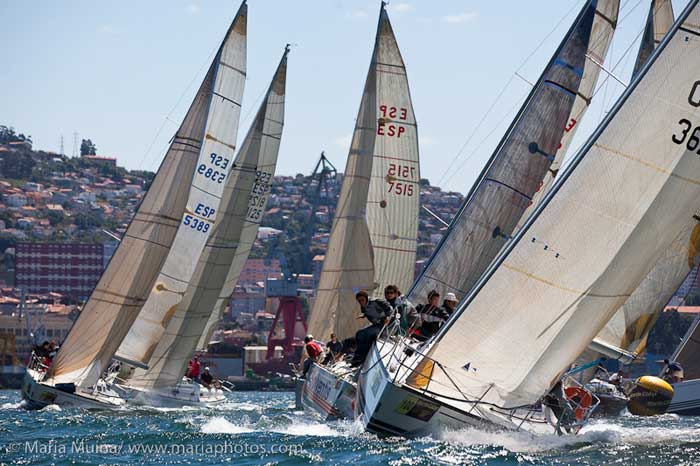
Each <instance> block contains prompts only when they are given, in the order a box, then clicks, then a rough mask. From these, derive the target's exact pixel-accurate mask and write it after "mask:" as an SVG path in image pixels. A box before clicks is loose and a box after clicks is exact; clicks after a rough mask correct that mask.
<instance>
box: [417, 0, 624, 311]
mask: <svg viewBox="0 0 700 466" xmlns="http://www.w3.org/2000/svg"><path fill="white" fill-rule="evenodd" d="M618 11H619V0H601V1H598V2H595V3H590V4H587V5H586V6H585V7H584V8H583V10H582V12H581V14H580V15H579V16H578V18H577V19H576V21H575V23H574V26H575V27H572V28H571V30H570V31H569V32H568V33H567V35H566V37H565V38H564V40H563V41H562V43H561V45H560V47H559V49H558V50H557V51H556V52H555V54H554V56H553V58H552V60H551V61H550V63H549V64H548V66H547V67H546V68H545V71H544V72H543V74H542V76H541V77H540V79H539V80H538V81H537V83H536V84H535V86H534V87H533V90H532V91H531V93H530V95H529V97H528V99H527V100H526V101H525V104H524V105H523V106H522V108H521V109H520V112H519V113H518V115H516V117H515V119H514V120H513V122H512V123H511V126H510V128H508V130H507V131H506V133H505V136H504V138H503V139H502V140H501V143H500V144H499V145H498V146H497V147H496V150H495V151H494V153H493V154H492V156H491V158H490V159H489V160H488V162H487V163H486V165H485V167H484V169H483V171H482V173H481V175H480V176H479V178H478V179H477V181H476V183H475V184H474V185H473V187H472V188H471V190H470V192H469V193H468V194H467V196H466V199H465V201H464V203H463V204H462V206H461V208H460V210H459V211H458V212H457V214H456V215H455V217H454V219H453V220H452V222H451V223H450V226H449V227H448V230H447V232H446V233H445V234H444V235H443V237H442V239H441V241H440V243H439V244H438V245H437V247H436V248H435V251H433V254H432V256H431V257H430V259H429V260H428V262H427V263H426V266H425V268H424V269H423V271H422V272H421V274H420V276H419V277H418V278H417V279H416V282H415V283H414V284H413V286H412V288H411V290H410V292H409V293H408V297H409V299H410V300H411V301H412V302H415V303H417V302H424V300H425V299H426V297H427V295H428V292H430V291H431V290H437V291H438V292H439V293H440V294H441V296H445V294H446V293H448V292H451V293H454V294H455V295H456V297H457V299H458V300H461V299H462V298H463V297H464V296H465V295H466V294H467V293H468V292H469V290H470V289H471V288H472V286H473V285H474V283H476V281H477V280H478V278H479V277H480V276H481V274H482V273H483V272H484V270H485V269H486V267H487V266H488V265H489V263H490V262H491V261H492V260H493V258H494V257H495V256H496V254H497V253H498V251H500V250H501V248H502V247H503V245H504V244H505V242H506V241H507V240H508V238H510V237H511V236H512V234H513V232H514V231H515V230H516V229H517V228H519V227H520V226H521V225H522V223H523V222H524V220H525V219H526V218H527V217H529V215H530V213H531V212H532V210H533V208H534V207H536V206H537V204H538V203H539V202H540V200H541V199H542V198H543V196H544V195H545V194H546V193H547V192H548V191H549V188H550V187H551V185H552V182H553V180H554V177H555V175H556V174H557V173H558V171H559V169H560V167H561V163H562V161H563V159H564V155H565V154H566V152H567V150H568V148H569V146H570V144H571V141H572V140H573V137H574V134H575V133H576V131H577V129H578V128H579V123H580V122H581V120H582V118H583V116H584V114H585V112H586V110H587V109H588V106H589V105H590V102H591V99H592V98H593V93H594V90H595V85H596V82H597V81H598V76H599V74H600V66H601V65H600V63H602V62H603V60H604V57H605V55H606V53H607V50H608V48H609V46H610V42H611V40H612V36H613V33H614V31H615V27H616V25H617V18H618Z"/></svg>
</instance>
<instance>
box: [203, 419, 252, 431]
mask: <svg viewBox="0 0 700 466" xmlns="http://www.w3.org/2000/svg"><path fill="white" fill-rule="evenodd" d="M200 432H202V433H203V434H247V433H250V432H254V430H253V429H251V428H249V427H246V426H242V425H235V424H232V423H231V422H229V421H227V420H226V419H224V418H223V417H214V418H211V419H209V420H208V421H207V422H205V423H204V424H203V425H202V427H201V428H200Z"/></svg>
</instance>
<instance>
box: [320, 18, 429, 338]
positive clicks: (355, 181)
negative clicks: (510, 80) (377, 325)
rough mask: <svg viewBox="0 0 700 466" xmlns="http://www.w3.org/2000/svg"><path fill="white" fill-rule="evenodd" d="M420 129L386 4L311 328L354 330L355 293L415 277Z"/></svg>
mask: <svg viewBox="0 0 700 466" xmlns="http://www.w3.org/2000/svg"><path fill="white" fill-rule="evenodd" d="M418 160H419V156H418V133H417V124H416V119H415V115H414V113H413V104H412V102H411V95H410V91H409V86H408V79H407V76H406V68H405V65H404V61H403V58H402V56H401V52H400V50H399V47H398V43H397V41H396V37H395V35H394V31H393V29H392V27H391V23H390V22H389V17H388V15H387V12H386V10H385V9H384V6H382V8H381V10H380V14H379V22H378V25H377V34H376V36H375V44H374V49H373V53H372V60H371V62H370V66H369V70H368V72H367V78H366V80H365V87H364V92H363V94H362V100H361V102H360V109H359V112H358V117H357V122H356V125H355V130H354V133H353V138H352V142H351V145H350V150H349V154H348V160H347V163H346V167H345V175H344V178H343V185H342V187H341V191H340V197H339V199H338V205H337V207H336V210H335V216H334V218H333V225H332V227H331V234H330V239H329V243H328V248H327V251H326V256H325V260H324V264H323V269H322V271H321V276H320V278H319V285H318V287H317V289H316V299H315V302H314V305H313V307H312V309H311V312H310V314H309V321H308V330H309V332H310V333H312V334H314V335H316V336H317V337H318V338H327V337H328V336H329V335H330V333H331V332H333V333H336V335H338V338H340V339H344V338H348V337H352V336H354V335H355V332H356V331H357V330H358V329H359V328H360V327H362V326H364V325H365V322H364V319H358V318H357V316H358V314H359V307H358V305H357V302H356V301H355V293H356V292H358V291H360V290H364V291H367V292H368V293H369V294H370V296H372V297H377V296H383V290H384V287H386V286H387V285H396V286H397V287H398V288H399V289H400V290H403V291H405V290H406V289H407V288H408V287H409V286H410V284H411V282H412V281H413V271H414V264H415V256H416V243H417V242H416V238H417V235H418V210H419V195H420V183H419V182H420V167H419V164H418Z"/></svg>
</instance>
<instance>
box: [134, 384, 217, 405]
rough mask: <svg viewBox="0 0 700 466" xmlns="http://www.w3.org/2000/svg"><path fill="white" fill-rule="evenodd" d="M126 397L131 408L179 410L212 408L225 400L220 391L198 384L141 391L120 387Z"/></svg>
mask: <svg viewBox="0 0 700 466" xmlns="http://www.w3.org/2000/svg"><path fill="white" fill-rule="evenodd" d="M121 388H122V389H124V390H125V391H126V392H127V393H128V395H127V398H128V403H129V404H130V405H133V406H150V407H154V408H180V407H182V406H199V407H206V406H214V405H217V404H220V403H222V402H224V401H225V400H226V397H225V395H224V392H223V391H222V390H220V389H208V388H205V387H203V386H201V385H199V384H193V383H182V384H180V385H178V386H176V387H172V388H164V389H152V390H141V389H137V388H133V387H128V386H122V387H121Z"/></svg>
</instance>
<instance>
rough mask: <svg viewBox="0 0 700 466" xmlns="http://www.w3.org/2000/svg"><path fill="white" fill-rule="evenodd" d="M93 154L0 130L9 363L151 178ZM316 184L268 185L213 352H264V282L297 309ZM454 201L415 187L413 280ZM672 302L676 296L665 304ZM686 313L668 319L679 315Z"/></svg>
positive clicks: (319, 192) (322, 235) (89, 145)
mask: <svg viewBox="0 0 700 466" xmlns="http://www.w3.org/2000/svg"><path fill="white" fill-rule="evenodd" d="M96 152H97V150H96V147H95V144H94V143H93V142H92V141H90V140H89V139H88V140H83V144H82V145H81V154H82V155H81V156H79V157H67V156H65V155H63V154H58V153H55V152H50V151H43V150H37V149H35V148H34V147H33V145H32V141H31V137H28V136H25V135H23V134H21V133H19V134H18V133H16V132H15V131H14V130H13V129H12V128H9V127H6V126H0V334H5V335H12V340H13V341H12V345H14V346H13V347H15V348H16V352H17V354H18V355H20V356H21V357H26V355H27V354H28V351H29V349H30V342H31V339H32V338H31V336H30V334H32V333H34V334H35V335H36V338H46V339H56V340H58V341H60V340H62V339H63V338H64V337H65V335H66V332H67V331H68V329H69V328H70V324H71V322H72V319H73V318H75V316H76V315H77V313H78V312H79V308H80V305H81V303H82V302H84V300H85V299H87V297H88V296H89V294H90V291H91V290H92V288H93V287H94V286H95V284H96V283H97V281H98V280H99V277H100V275H101V273H102V271H103V270H104V267H105V266H106V264H107V262H108V261H109V259H110V257H111V255H112V253H113V252H114V250H115V249H116V247H117V245H118V241H119V238H120V237H121V236H122V235H123V234H124V232H125V231H126V228H127V226H128V224H129V221H130V219H131V217H132V216H133V214H134V211H135V209H136V207H137V206H138V205H139V202H140V201H141V199H142V198H143V195H144V193H145V192H146V190H147V189H148V186H149V183H150V181H151V180H152V178H153V173H150V172H146V171H134V170H131V171H130V170H126V169H124V168H122V167H119V166H118V164H117V159H116V158H115V157H110V156H104V155H97V154H96ZM326 175H327V176H326V178H325V179H322V178H321V177H319V176H312V175H311V174H297V175H296V176H276V177H275V178H274V180H273V184H272V187H271V194H270V196H269V201H268V204H267V208H266V212H265V216H264V219H263V223H262V227H261V228H260V231H259V233H258V236H257V239H256V242H255V245H254V248H253V250H252V253H251V256H250V258H249V260H248V262H247V264H246V266H245V268H244V270H243V272H242V274H241V276H240V279H239V282H238V285H237V286H236V288H235V291H234V293H233V295H232V299H231V300H230V305H229V309H228V311H227V312H226V315H225V322H224V323H223V324H222V325H221V328H220V330H219V331H218V332H217V333H216V334H215V339H216V340H217V341H219V342H220V346H219V347H218V349H217V351H218V352H224V353H226V354H229V355H240V354H242V353H243V348H244V347H246V346H248V347H255V346H254V345H265V344H266V342H267V337H268V334H269V333H270V330H271V328H272V326H273V325H275V314H276V312H277V309H278V304H279V299H278V298H277V297H275V296H268V294H269V293H267V292H266V281H267V280H268V279H279V278H281V277H282V276H283V274H287V275H289V274H294V275H296V278H297V281H296V287H297V294H298V295H299V296H301V297H302V300H303V303H304V309H306V310H308V300H310V299H313V293H314V289H315V287H316V285H317V282H318V278H319V274H320V271H321V268H322V264H323V260H324V254H325V250H326V247H327V244H328V239H329V234H330V229H331V223H332V219H333V211H334V208H335V203H336V200H337V196H338V194H339V188H340V186H341V184H342V174H336V173H335V172H333V173H332V174H330V175H329V174H326ZM463 200H464V199H463V196H462V195H461V194H459V193H455V192H444V191H442V190H441V189H440V188H439V187H436V186H431V185H430V183H429V181H428V180H425V179H423V180H421V182H420V203H421V206H423V207H424V208H423V209H421V211H420V218H419V220H420V226H419V242H418V255H417V261H416V268H415V270H416V273H418V272H419V271H420V269H421V267H422V265H423V263H424V262H425V260H426V259H427V258H428V257H429V256H430V254H431V253H432V251H433V249H434V247H435V245H436V244H437V243H438V242H439V241H440V238H441V237H442V235H443V233H444V231H445V229H446V227H445V224H446V223H449V222H450V221H451V220H452V218H453V216H454V215H455V214H456V212H457V211H458V209H459V206H460V205H461V203H462V202H463ZM429 211H430V212H432V214H431V213H429ZM697 281H698V277H697V273H694V274H693V275H692V277H690V279H689V281H688V282H687V283H686V284H685V285H684V288H683V289H682V290H681V293H682V296H683V297H685V296H688V295H690V300H686V303H687V302H688V301H690V302H692V303H695V301H698V302H700V299H697ZM679 296H680V294H679ZM682 302H683V300H682V299H680V297H676V298H675V301H674V302H673V303H672V304H674V306H678V305H680V304H682ZM20 303H23V306H20ZM674 309H675V308H674ZM697 309H698V308H697V307H692V306H690V307H684V308H681V309H680V310H681V311H682V313H683V315H686V316H691V315H693V313H694V312H696V310H697ZM674 312H675V311H674ZM667 314H668V313H667ZM677 314H678V313H675V314H673V315H672V316H671V317H665V318H662V319H660V321H659V322H660V323H659V325H658V326H657V327H658V328H657V329H655V332H653V333H652V336H651V339H650V348H653V349H654V350H656V351H661V350H667V349H668V348H669V347H672V346H673V344H674V342H675V341H677V338H678V334H679V333H681V332H683V331H684V329H685V328H686V327H687V325H688V322H689V319H690V318H689V317H678V315H677ZM669 315H670V314H669ZM277 325H281V323H280V322H277ZM8 338H9V337H8ZM251 345H253V346H251ZM260 348H262V347H260ZM263 349H264V348H263ZM263 349H260V351H262V350H263ZM0 356H1V355H0ZM250 358H252V359H255V360H258V359H259V355H250Z"/></svg>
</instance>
